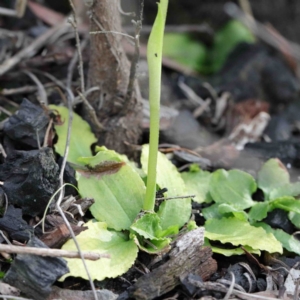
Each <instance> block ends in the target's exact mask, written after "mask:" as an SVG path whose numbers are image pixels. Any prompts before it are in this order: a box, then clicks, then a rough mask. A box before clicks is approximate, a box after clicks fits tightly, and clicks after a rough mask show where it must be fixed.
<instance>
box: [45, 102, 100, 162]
mask: <svg viewBox="0 0 300 300" xmlns="http://www.w3.org/2000/svg"><path fill="white" fill-rule="evenodd" d="M49 107H50V108H51V109H53V110H56V111H58V112H59V114H60V116H61V119H62V121H63V124H61V125H59V124H56V125H55V126H54V128H55V131H56V133H57V135H58V141H57V143H56V144H55V146H54V147H55V151H56V152H57V153H58V154H60V155H61V156H63V155H64V151H65V147H66V140H67V131H68V120H69V110H68V109H67V108H66V107H63V106H56V105H50V106H49ZM96 142H97V139H96V137H95V135H94V134H93V133H92V131H91V128H90V125H89V124H88V123H87V122H86V121H84V120H83V119H82V118H81V117H80V116H79V115H77V114H76V113H74V112H73V122H72V129H71V139H70V149H69V154H68V162H71V163H75V164H78V161H77V159H78V158H79V157H81V156H91V155H92V151H91V145H92V144H94V143H96Z"/></svg>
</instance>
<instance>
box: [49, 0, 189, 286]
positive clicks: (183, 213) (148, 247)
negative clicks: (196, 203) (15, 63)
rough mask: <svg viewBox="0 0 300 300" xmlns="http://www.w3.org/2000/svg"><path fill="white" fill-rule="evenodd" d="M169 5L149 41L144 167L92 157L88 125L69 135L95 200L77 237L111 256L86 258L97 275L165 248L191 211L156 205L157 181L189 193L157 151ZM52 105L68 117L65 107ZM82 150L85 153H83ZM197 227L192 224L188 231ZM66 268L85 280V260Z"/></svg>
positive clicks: (181, 203) (184, 203)
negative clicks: (141, 252)
mask: <svg viewBox="0 0 300 300" xmlns="http://www.w3.org/2000/svg"><path fill="white" fill-rule="evenodd" d="M167 5H168V1H167V0H161V3H160V4H159V7H158V14H157V18H156V20H155V24H154V27H153V33H152V34H151V37H150V41H149V49H148V57H149V77H150V90H151V93H150V106H151V109H150V111H151V125H150V146H148V145H144V146H143V148H142V155H141V165H142V170H139V169H137V168H136V167H135V166H133V164H132V163H131V162H129V161H128V159H127V157H125V156H122V155H120V154H118V153H116V152H114V151H112V150H108V149H106V148H105V147H97V148H96V151H97V154H96V155H95V156H91V154H90V145H91V143H92V142H94V137H93V135H92V134H91V132H90V128H89V127H88V128H86V132H87V134H86V135H85V134H83V135H82V136H81V137H80V138H81V139H80V141H79V139H78V138H77V137H76V136H75V135H73V136H71V142H70V155H69V156H68V161H70V162H72V163H73V166H74V167H75V168H76V176H77V180H78V189H79V192H80V194H81V196H82V197H92V198H94V200H95V203H94V204H93V205H92V207H91V208H90V210H91V213H92V215H93V216H94V218H95V219H94V220H91V221H89V222H87V223H86V224H85V226H87V227H88V229H87V230H85V231H83V232H82V233H81V234H80V235H79V236H78V237H77V240H78V242H79V244H80V247H81V249H82V250H88V251H97V252H99V253H108V254H109V255H110V257H111V258H110V259H101V260H99V261H97V262H91V261H87V262H86V263H87V265H88V267H89V271H90V274H91V277H92V278H93V279H97V280H102V279H104V278H106V277H116V276H118V275H121V274H123V273H124V272H126V271H127V270H128V269H129V268H130V267H131V265H132V264H133V263H134V261H135V259H136V257H137V253H138V250H139V249H141V250H144V251H147V252H149V253H158V252H160V251H162V250H163V249H164V248H165V247H167V246H168V245H169V243H170V241H171V238H170V236H173V235H176V234H177V233H178V232H179V230H180V228H181V227H182V226H183V225H184V224H186V223H187V221H188V220H189V218H190V215H191V200H190V199H174V200H170V201H164V202H162V203H161V204H160V205H159V206H158V208H157V209H156V210H155V192H156V186H158V187H160V188H161V187H167V188H168V196H171V197H173V196H174V197H175V196H182V195H184V194H185V184H184V181H183V180H182V178H181V176H180V174H179V173H178V171H177V170H176V168H175V166H174V165H173V164H172V163H171V162H170V161H169V160H168V159H167V158H166V157H165V156H164V155H163V154H162V153H160V152H158V134H159V105H160V78H161V56H162V54H161V52H162V50H161V48H162V37H163V30H164V24H165V18H166V12H167ZM52 108H53V109H56V110H57V111H59V112H60V113H61V114H62V115H64V118H67V114H66V111H65V109H61V108H58V107H52ZM74 120H75V122H74V123H73V128H72V131H73V132H77V130H80V128H79V127H83V126H86V125H87V124H86V122H84V121H83V120H82V119H80V118H79V117H78V116H76V114H75V118H74ZM82 122H84V124H83V123H82ZM65 127H66V123H64V124H62V125H57V126H56V130H57V133H58V136H59V140H61V141H64V140H65V137H66V129H65ZM55 147H56V151H57V152H58V153H60V154H62V150H63V147H61V145H60V144H59V143H58V144H57V145H56V146H55ZM82 155H84V156H86V157H80V156H82ZM157 162H158V164H157ZM157 165H158V167H157ZM156 175H157V176H156ZM141 176H142V177H143V178H142V177H141ZM145 181H147V191H146V187H145ZM193 228H194V225H193V224H192V223H191V224H189V225H188V226H187V229H186V230H191V229H193ZM63 248H64V249H68V250H71V249H75V244H74V242H73V240H69V241H68V242H67V243H66V244H65V245H64V246H63ZM68 267H69V269H70V273H68V274H66V275H65V276H64V277H63V278H61V280H64V278H66V277H68V276H80V277H83V278H85V279H87V275H86V272H85V270H84V268H83V264H82V263H81V262H80V261H79V260H78V259H72V260H68Z"/></svg>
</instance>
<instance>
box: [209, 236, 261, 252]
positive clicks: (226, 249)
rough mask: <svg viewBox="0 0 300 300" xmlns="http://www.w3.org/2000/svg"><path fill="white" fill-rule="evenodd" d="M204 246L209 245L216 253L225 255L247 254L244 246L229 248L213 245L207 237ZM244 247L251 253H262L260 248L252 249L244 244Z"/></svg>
mask: <svg viewBox="0 0 300 300" xmlns="http://www.w3.org/2000/svg"><path fill="white" fill-rule="evenodd" d="M204 246H209V247H210V248H211V250H212V251H213V252H214V253H218V254H222V255H224V256H232V255H243V254H245V251H244V250H243V249H242V248H233V249H228V248H220V247H216V246H213V245H211V243H210V242H209V240H208V239H207V238H205V239H204ZM244 248H245V249H246V250H247V251H248V252H249V253H253V254H258V255H260V253H261V252H260V251H259V250H257V249H252V248H251V247H248V246H244Z"/></svg>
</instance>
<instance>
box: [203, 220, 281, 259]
mask: <svg viewBox="0 0 300 300" xmlns="http://www.w3.org/2000/svg"><path fill="white" fill-rule="evenodd" d="M205 237H207V238H208V239H210V240H214V241H216V240H217V241H220V242H221V243H231V244H232V245H234V246H240V245H242V246H249V247H251V248H253V249H254V250H261V251H268V252H269V253H274V252H279V253H282V246H281V244H280V242H278V241H277V240H276V238H275V237H274V235H273V234H272V233H267V232H266V231H265V230H264V229H263V228H256V227H254V226H251V225H250V224H249V223H248V222H246V221H242V220H238V219H236V218H222V219H221V220H217V219H212V220H207V221H206V222H205Z"/></svg>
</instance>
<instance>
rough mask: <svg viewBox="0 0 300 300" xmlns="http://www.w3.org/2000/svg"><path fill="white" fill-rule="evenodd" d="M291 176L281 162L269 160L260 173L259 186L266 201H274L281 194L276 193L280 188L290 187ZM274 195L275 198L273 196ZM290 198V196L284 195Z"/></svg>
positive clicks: (258, 177) (258, 176) (273, 159)
mask: <svg viewBox="0 0 300 300" xmlns="http://www.w3.org/2000/svg"><path fill="white" fill-rule="evenodd" d="M289 183H290V175H289V173H288V171H287V169H286V168H285V167H284V165H283V164H282V163H281V161H280V160H279V159H277V158H272V159H269V160H268V161H267V162H266V163H265V164H264V165H263V166H262V168H261V170H260V171H259V172H258V175H257V185H258V187H259V188H260V189H262V191H263V192H264V195H265V200H271V199H274V198H273V197H274V196H276V193H277V195H278V194H281V192H280V193H279V192H275V190H276V189H278V188H283V187H284V186H287V185H289ZM272 193H273V196H272ZM284 196H288V195H284Z"/></svg>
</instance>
